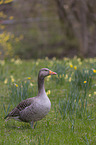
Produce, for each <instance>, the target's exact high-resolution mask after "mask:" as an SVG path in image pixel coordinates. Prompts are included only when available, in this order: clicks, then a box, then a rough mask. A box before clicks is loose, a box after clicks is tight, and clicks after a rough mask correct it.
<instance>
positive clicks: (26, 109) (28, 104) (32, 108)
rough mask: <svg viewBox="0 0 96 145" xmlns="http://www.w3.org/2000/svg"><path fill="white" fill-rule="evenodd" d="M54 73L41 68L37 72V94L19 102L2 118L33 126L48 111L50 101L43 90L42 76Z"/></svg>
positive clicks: (54, 73)
mask: <svg viewBox="0 0 96 145" xmlns="http://www.w3.org/2000/svg"><path fill="white" fill-rule="evenodd" d="M56 74H57V73H56V72H53V71H51V70H49V69H48V68H42V69H41V70H40V71H39V74H38V95H37V96H36V97H32V98H28V99H26V100H23V101H22V102H20V103H19V104H18V105H17V106H16V107H15V108H14V109H13V110H12V111H11V112H10V113H9V114H8V115H7V116H6V117H5V118H4V119H6V118H7V119H6V121H7V120H9V119H11V118H13V119H15V120H18V121H23V122H29V123H31V125H32V126H33V123H34V122H35V121H38V120H41V119H42V118H43V117H45V116H46V115H47V114H48V112H49V111H50V108H51V102H50V100H49V98H48V97H47V95H46V92H45V88H44V78H45V77H46V76H48V75H56Z"/></svg>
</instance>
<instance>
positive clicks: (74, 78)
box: [0, 58, 96, 145]
mask: <svg viewBox="0 0 96 145" xmlns="http://www.w3.org/2000/svg"><path fill="white" fill-rule="evenodd" d="M70 65H71V67H70ZM74 66H76V67H77V69H74ZM43 67H48V68H49V69H51V70H53V71H56V72H57V73H58V76H51V78H46V79H45V90H46V92H48V90H50V94H49V95H48V96H49V98H50V100H51V104H52V106H51V110H50V112H49V114H48V115H47V116H46V117H45V118H44V119H42V120H41V121H38V122H37V124H36V126H35V129H31V127H30V124H27V123H23V122H18V121H15V120H9V121H8V122H5V120H4V117H5V116H6V114H7V113H8V112H9V111H11V109H12V108H14V107H15V106H16V105H17V104H18V103H19V102H20V101H21V100H23V99H26V98H27V97H32V96H36V94H37V91H38V90H37V75H38V71H39V70H40V69H41V68H43ZM93 69H95V70H96V59H85V60H80V59H78V58H74V59H68V58H65V59H64V60H56V59H55V58H54V59H52V60H49V59H47V58H46V59H42V60H39V59H38V60H29V61H20V62H19V61H17V62H16V61H14V60H12V61H5V63H4V64H3V63H2V61H0V112H1V113H0V118H1V119H0V144H2V145H3V144H4V145H7V144H8V145H9V144H10V145H20V144H23V145H26V144H28V145H42V144H44V145H95V144H96V73H94V72H93ZM28 77H31V79H28ZM12 78H14V82H12ZM5 80H7V84H5V82H6V81H5ZM84 81H86V83H84ZM16 84H17V85H18V87H16Z"/></svg>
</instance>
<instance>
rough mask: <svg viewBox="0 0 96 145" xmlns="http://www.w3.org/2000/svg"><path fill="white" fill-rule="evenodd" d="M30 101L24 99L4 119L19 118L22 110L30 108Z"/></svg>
mask: <svg viewBox="0 0 96 145" xmlns="http://www.w3.org/2000/svg"><path fill="white" fill-rule="evenodd" d="M31 103H32V99H30V98H29V99H26V100H23V101H22V102H20V103H19V104H18V105H17V106H16V107H15V108H14V109H13V110H12V111H11V112H10V113H9V114H8V115H7V116H6V117H5V118H4V119H6V118H7V117H16V116H20V111H22V110H24V109H25V108H26V107H28V106H30V105H31Z"/></svg>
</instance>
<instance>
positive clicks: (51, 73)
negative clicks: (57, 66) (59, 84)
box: [49, 70, 57, 75]
mask: <svg viewBox="0 0 96 145" xmlns="http://www.w3.org/2000/svg"><path fill="white" fill-rule="evenodd" d="M49 75H57V73H56V72H53V71H51V70H49Z"/></svg>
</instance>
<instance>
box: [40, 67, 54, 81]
mask: <svg viewBox="0 0 96 145" xmlns="http://www.w3.org/2000/svg"><path fill="white" fill-rule="evenodd" d="M56 74H57V73H56V72H53V71H51V70H49V69H48V68H42V69H41V70H40V71H39V75H38V77H39V79H44V78H45V77H46V76H49V75H56Z"/></svg>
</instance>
